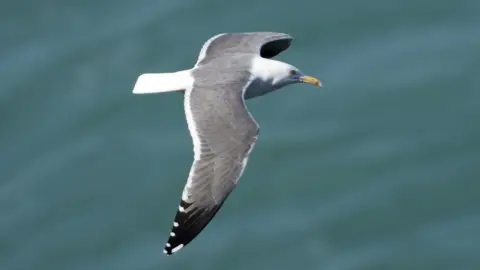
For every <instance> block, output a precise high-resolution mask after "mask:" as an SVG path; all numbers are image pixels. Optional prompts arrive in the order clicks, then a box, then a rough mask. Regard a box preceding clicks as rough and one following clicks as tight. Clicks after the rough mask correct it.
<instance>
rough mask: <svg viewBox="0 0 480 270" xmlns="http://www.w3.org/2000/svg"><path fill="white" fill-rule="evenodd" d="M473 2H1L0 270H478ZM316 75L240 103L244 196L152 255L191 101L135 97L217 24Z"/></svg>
mask: <svg viewBox="0 0 480 270" xmlns="http://www.w3.org/2000/svg"><path fill="white" fill-rule="evenodd" d="M479 3H480V2H478V1H476V0H465V1H457V2H455V3H453V2H451V1H434V0H423V1H413V0H408V1H384V0H381V1H380V0H369V1H354V0H348V1H336V2H335V1H318V2H315V1H306V0H304V1H301V0H298V1H280V0H278V1H273V0H268V1H253V0H246V1H237V2H228V1H220V0H212V1H188V0H181V1H180V0H178V1H172V0H170V1H158V0H157V1H138V2H135V1H102V0H101V1H81V2H79V1H62V2H55V1H34V2H29V3H26V2H24V1H17V2H16V1H12V0H9V1H4V2H3V3H2V8H0V21H1V24H0V33H1V41H2V42H1V43H0V59H1V61H0V79H1V81H2V86H3V87H2V88H1V90H0V119H1V122H0V123H1V124H0V149H1V152H0V161H1V162H0V210H1V213H2V214H1V217H0V269H2V270H24V269H25V270H27V269H29V270H30V269H32V270H33V269H35V270H41V269H48V270H54V269H55V270H56V269H59V270H60V269H61V270H64V269H69V270H70V269H72V270H76V269H90V270H94V269H102V270H104V269H295V268H298V267H301V268H303V269H327V270H347V269H348V270H349V269H352V270H353V269H355V270H357V269H374V270H375V269H379V270H380V269H382V270H383V269H390V270H395V269H402V270H403V269H408V270H410V269H422V270H429V269H432V270H438V269H442V270H443V269H445V270H447V269H452V270H473V269H480V259H479V257H478V254H479V253H480V244H479V243H480V236H479V234H478V232H479V228H480V212H479V211H478V206H479V204H480V197H479V194H480V184H479V180H480V169H479V164H480V154H479V153H480V124H479V121H478V117H479V114H480V92H479V86H480V76H479V71H480V57H479V55H480V16H479V15H480V4H479ZM264 30H267V31H280V32H287V33H290V34H292V35H293V36H294V37H295V38H296V39H295V41H294V43H293V45H292V47H291V49H289V50H288V51H286V52H284V53H282V54H281V55H280V56H279V57H278V59H280V60H283V61H286V62H289V63H292V64H294V65H295V66H297V67H299V68H301V69H302V70H303V71H304V72H306V73H308V74H311V75H314V76H317V77H319V78H320V79H321V80H322V81H323V84H324V86H325V87H324V88H323V89H320V90H319V89H316V88H314V87H308V86H306V85H295V86H291V87H288V88H286V89H283V90H281V91H279V92H276V93H273V94H269V95H266V96H264V97H261V98H257V99H254V100H251V101H249V102H248V106H249V108H250V110H251V111H252V113H253V114H254V116H255V118H256V120H257V121H258V122H259V123H260V125H261V136H260V138H259V141H258V143H257V145H256V148H255V150H254V151H253V152H252V156H251V158H250V161H249V166H248V167H247V169H246V171H245V174H244V176H243V177H242V179H241V181H240V183H239V185H238V187H237V189H236V190H235V192H234V193H232V195H231V196H230V197H229V199H228V201H227V203H226V204H225V205H224V207H223V208H222V210H221V211H220V212H219V214H218V215H217V216H216V218H215V219H214V220H213V221H212V223H211V224H210V225H209V226H208V227H207V228H206V229H205V230H204V231H203V232H202V233H201V234H200V235H199V236H198V237H197V238H196V239H195V240H194V241H193V242H192V243H191V244H190V245H189V246H188V247H186V248H185V249H184V250H182V251H181V252H180V253H178V254H176V255H175V256H172V257H165V256H164V255H163V253H162V249H163V245H164V243H165V240H166V238H167V236H168V233H169V230H170V226H171V222H172V219H173V215H174V213H175V211H176V208H177V203H178V201H179V197H180V194H181V190H182V188H183V185H184V183H185V179H186V176H187V173H188V169H189V167H190V164H191V161H192V146H191V141H190V137H189V135H188V132H187V127H186V123H185V121H184V114H183V108H182V98H183V96H182V95H179V94H175V93H172V94H165V95H153V96H134V95H132V94H131V90H132V87H133V83H134V82H135V80H136V78H137V76H138V75H139V74H141V73H143V72H167V71H174V70H179V69H185V68H189V67H191V66H192V65H193V63H194V62H195V60H196V57H197V54H198V51H199V49H200V47H201V45H202V44H203V42H204V41H205V40H206V39H207V38H209V37H210V36H212V35H214V34H216V33H219V32H234V31H264Z"/></svg>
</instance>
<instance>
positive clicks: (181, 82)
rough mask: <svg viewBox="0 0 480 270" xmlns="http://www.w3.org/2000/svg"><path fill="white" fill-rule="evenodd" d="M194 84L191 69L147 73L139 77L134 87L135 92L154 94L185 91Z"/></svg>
mask: <svg viewBox="0 0 480 270" xmlns="http://www.w3.org/2000/svg"><path fill="white" fill-rule="evenodd" d="M192 84H193V77H192V75H191V74H190V70H182V71H178V72H172V73H145V74H142V75H140V77H138V79H137V82H136V83H135V86H134V87H133V93H134V94H152V93H162V92H173V91H184V90H185V89H187V88H189V87H191V86H192Z"/></svg>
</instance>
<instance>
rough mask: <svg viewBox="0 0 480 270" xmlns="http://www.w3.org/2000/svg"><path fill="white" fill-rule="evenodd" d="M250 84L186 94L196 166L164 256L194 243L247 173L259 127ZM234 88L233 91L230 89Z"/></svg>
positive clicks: (203, 86) (202, 87)
mask: <svg viewBox="0 0 480 270" xmlns="http://www.w3.org/2000/svg"><path fill="white" fill-rule="evenodd" d="M249 83H250V82H249V81H247V80H243V81H242V80H235V81H229V82H226V83H224V84H221V85H219V84H218V83H216V84H214V85H213V86H212V85H208V84H209V82H208V80H207V81H204V82H203V83H202V82H197V83H196V84H194V87H193V89H187V91H186V92H185V101H184V102H185V103H184V106H185V115H186V118H187V123H188V128H189V131H190V134H191V136H192V140H193V148H194V162H193V165H192V167H191V169H190V173H189V176H188V180H187V183H186V185H185V187H184V190H183V193H182V199H181V202H180V205H179V208H178V211H177V213H176V215H175V218H174V222H173V226H172V230H171V232H170V236H169V238H168V240H167V243H166V244H165V249H164V253H166V254H167V255H170V254H172V253H175V252H177V251H178V250H180V249H181V248H182V247H184V246H185V245H187V244H188V243H189V242H190V241H192V240H193V239H194V238H195V237H196V236H197V235H198V234H199V233H200V232H201V231H202V230H203V229H204V228H205V226H206V225H207V224H208V223H209V222H210V220H211V219H212V218H213V217H214V216H215V214H216V213H217V211H218V210H219V209H220V207H221V206H222V204H223V203H224V201H225V199H226V198H227V197H228V195H229V194H230V193H231V192H232V190H233V189H234V188H235V186H236V184H237V182H238V179H239V178H240V176H241V175H242V173H243V170H244V169H245V166H246V164H247V160H248V157H249V154H250V152H251V150H252V149H253V147H254V144H255V142H256V139H257V135H258V131H259V127H258V125H257V122H256V121H255V120H254V119H253V118H252V116H251V115H250V113H249V112H248V110H247V108H246V106H245V101H244V98H243V93H244V89H245V88H246V87H247V86H248V84H249ZM227 89H228V90H227Z"/></svg>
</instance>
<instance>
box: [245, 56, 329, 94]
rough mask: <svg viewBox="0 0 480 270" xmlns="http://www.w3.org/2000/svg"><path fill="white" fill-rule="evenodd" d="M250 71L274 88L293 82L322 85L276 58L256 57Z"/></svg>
mask: <svg viewBox="0 0 480 270" xmlns="http://www.w3.org/2000/svg"><path fill="white" fill-rule="evenodd" d="M252 71H253V73H254V74H255V75H256V76H257V77H258V78H259V79H260V80H262V81H263V82H265V83H267V84H269V85H271V86H272V87H273V88H274V89H279V88H281V87H284V86H287V85H290V84H295V83H309V84H313V85H315V86H318V87H322V83H321V82H320V80H318V79H317V78H315V77H312V76H308V75H306V74H304V73H303V72H302V71H300V69H298V68H297V67H295V66H293V65H290V64H287V63H284V62H281V61H277V60H272V59H264V58H259V59H256V60H254V62H253V66H252Z"/></svg>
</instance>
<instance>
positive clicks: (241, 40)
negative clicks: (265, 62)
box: [196, 32, 293, 66]
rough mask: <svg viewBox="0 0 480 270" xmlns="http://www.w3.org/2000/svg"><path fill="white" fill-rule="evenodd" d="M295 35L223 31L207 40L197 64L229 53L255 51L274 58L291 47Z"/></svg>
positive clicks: (202, 63)
mask: <svg viewBox="0 0 480 270" xmlns="http://www.w3.org/2000/svg"><path fill="white" fill-rule="evenodd" d="M292 40H293V37H292V36H290V35H288V34H284V33H275V32H248V33H223V34H218V35H215V36H213V37H211V38H210V39H209V40H207V41H206V42H205V43H204V45H203V47H202V49H201V50H200V54H199V56H198V60H197V63H196V66H198V65H204V64H207V63H208V62H210V61H211V60H213V59H215V58H217V57H220V56H224V55H226V54H229V53H254V54H259V55H260V56H261V57H265V58H272V57H275V56H277V55H278V54H279V53H281V52H283V51H284V50H286V49H288V47H290V44H291V42H292Z"/></svg>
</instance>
